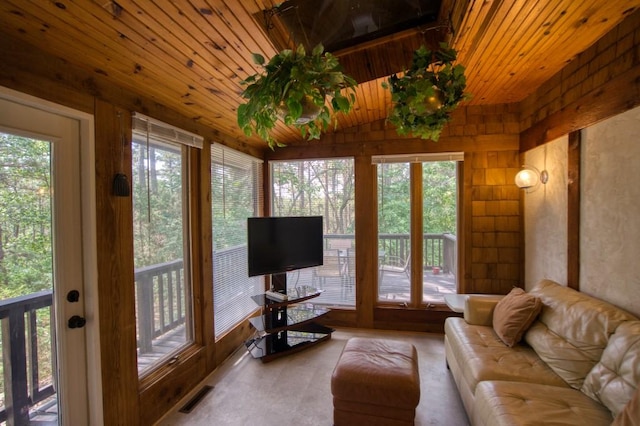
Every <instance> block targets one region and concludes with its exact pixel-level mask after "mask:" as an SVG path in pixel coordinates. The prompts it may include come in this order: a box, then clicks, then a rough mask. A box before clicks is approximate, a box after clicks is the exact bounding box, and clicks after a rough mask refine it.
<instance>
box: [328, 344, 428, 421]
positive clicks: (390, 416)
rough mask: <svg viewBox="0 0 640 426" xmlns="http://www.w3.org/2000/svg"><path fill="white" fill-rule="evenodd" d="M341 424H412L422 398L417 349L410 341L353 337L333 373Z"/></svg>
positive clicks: (336, 414)
mask: <svg viewBox="0 0 640 426" xmlns="http://www.w3.org/2000/svg"><path fill="white" fill-rule="evenodd" d="M331 394H332V395H333V423H334V425H336V426H342V425H355V424H366V425H368V426H375V425H381V426H382V425H384V426H394V425H413V420H414V418H415V414H416V407H417V405H418V402H420V375H419V372H418V352H417V351H416V348H415V347H414V346H413V345H412V344H410V343H406V342H400V341H395V340H382V339H364V338H360V337H353V338H351V339H349V340H348V341H347V344H346V345H345V347H344V349H343V350H342V354H341V355H340V359H338V363H337V365H336V368H335V369H334V370H333V375H332V376H331Z"/></svg>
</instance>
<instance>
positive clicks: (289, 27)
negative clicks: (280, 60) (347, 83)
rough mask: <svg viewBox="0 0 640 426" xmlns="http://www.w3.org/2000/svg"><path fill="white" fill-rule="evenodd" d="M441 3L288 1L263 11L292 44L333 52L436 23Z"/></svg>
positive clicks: (424, 0) (427, 0) (406, 0)
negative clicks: (276, 23) (322, 48)
mask: <svg viewBox="0 0 640 426" xmlns="http://www.w3.org/2000/svg"><path fill="white" fill-rule="evenodd" d="M440 3H441V0H368V1H356V0H320V1H319V0H288V1H285V2H283V3H282V4H280V5H279V6H277V7H276V8H274V9H272V10H270V11H265V16H267V18H268V19H271V20H278V21H279V22H278V24H279V25H273V22H272V23H271V24H270V25H267V27H272V28H273V27H281V28H282V29H283V30H284V31H285V32H286V33H287V34H288V37H289V41H290V42H291V41H292V42H294V43H295V44H300V43H302V44H304V45H305V46H306V47H307V49H311V48H313V47H315V46H316V45H317V44H318V43H322V44H323V45H324V47H325V50H327V51H330V52H335V51H338V50H340V49H344V48H347V47H351V46H355V45H358V44H360V43H363V42H365V41H370V40H375V39H377V38H380V37H384V36H388V35H390V34H394V33H397V32H400V31H403V30H407V29H410V28H420V27H423V26H427V25H429V24H432V23H434V22H436V21H437V19H438V13H439V11H440Z"/></svg>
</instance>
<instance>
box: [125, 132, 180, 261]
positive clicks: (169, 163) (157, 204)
mask: <svg viewBox="0 0 640 426" xmlns="http://www.w3.org/2000/svg"><path fill="white" fill-rule="evenodd" d="M180 150H181V148H179V147H178V148H174V147H169V146H165V145H162V146H160V145H155V144H153V143H152V144H151V145H150V146H149V150H148V152H147V146H146V143H142V142H139V141H137V140H136V139H134V141H133V143H132V155H133V183H132V188H133V245H134V264H135V267H136V268H142V267H145V266H150V265H155V264H158V263H164V262H169V261H172V260H176V259H182V258H183V253H184V237H183V236H184V234H183V226H184V224H183V213H182V209H183V207H184V206H185V205H186V199H183V198H184V193H183V177H182V174H183V173H182V170H183V164H182V154H181V151H180Z"/></svg>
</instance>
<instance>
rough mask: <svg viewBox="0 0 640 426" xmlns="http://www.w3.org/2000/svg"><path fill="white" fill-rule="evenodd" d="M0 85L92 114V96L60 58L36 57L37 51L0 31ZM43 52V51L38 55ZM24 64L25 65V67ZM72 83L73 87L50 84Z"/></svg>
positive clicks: (38, 54)
mask: <svg viewBox="0 0 640 426" xmlns="http://www.w3.org/2000/svg"><path fill="white" fill-rule="evenodd" d="M0 52H2V59H3V62H2V66H0V84H1V85H3V86H6V87H10V88H12V89H14V90H18V91H20V92H23V93H27V94H29V95H32V96H36V97H39V98H42V99H46V100H49V101H51V102H55V103H58V104H60V105H65V106H68V107H70V108H74V109H77V110H79V111H83V112H86V113H89V114H93V109H94V97H93V96H92V95H91V94H88V93H87V92H86V90H83V88H84V86H85V84H83V82H81V81H79V80H78V79H77V78H75V76H74V73H73V72H72V70H70V69H67V67H66V66H65V65H66V62H65V61H63V60H62V59H59V58H55V57H52V56H50V55H46V54H40V53H41V52H40V51H39V50H37V49H34V48H32V47H31V46H29V45H27V44H26V43H24V42H22V41H19V40H17V39H14V38H12V37H10V36H9V35H6V34H4V33H2V32H1V31H0ZM42 53H43V52H42ZM25 64H29V66H27V67H25ZM52 74H53V75H55V76H56V79H57V80H58V82H60V81H73V82H74V83H75V84H73V85H62V84H59V83H58V82H56V83H53V82H52V80H51V75H52Z"/></svg>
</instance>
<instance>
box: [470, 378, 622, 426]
mask: <svg viewBox="0 0 640 426" xmlns="http://www.w3.org/2000/svg"><path fill="white" fill-rule="evenodd" d="M475 401H476V402H475V406H474V410H473V415H472V421H471V423H472V424H473V425H475V426H479V425H487V426H489V425H491V426H501V425H504V426H518V425H534V424H535V425H538V424H555V425H566V426H570V425H576V426H583V425H585V424H588V425H589V426H597V425H607V426H608V425H610V424H611V421H612V420H613V418H612V416H611V413H609V410H607V409H606V408H605V407H604V406H602V405H601V404H599V403H598V402H596V401H594V400H593V399H591V398H589V397H588V396H586V395H585V394H583V393H582V392H580V391H577V390H575V389H571V388H568V387H565V388H560V387H555V386H549V385H540V384H531V385H527V386H523V385H522V383H517V382H502V381H486V382H482V383H479V384H478V386H477V387H476V400H475Z"/></svg>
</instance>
